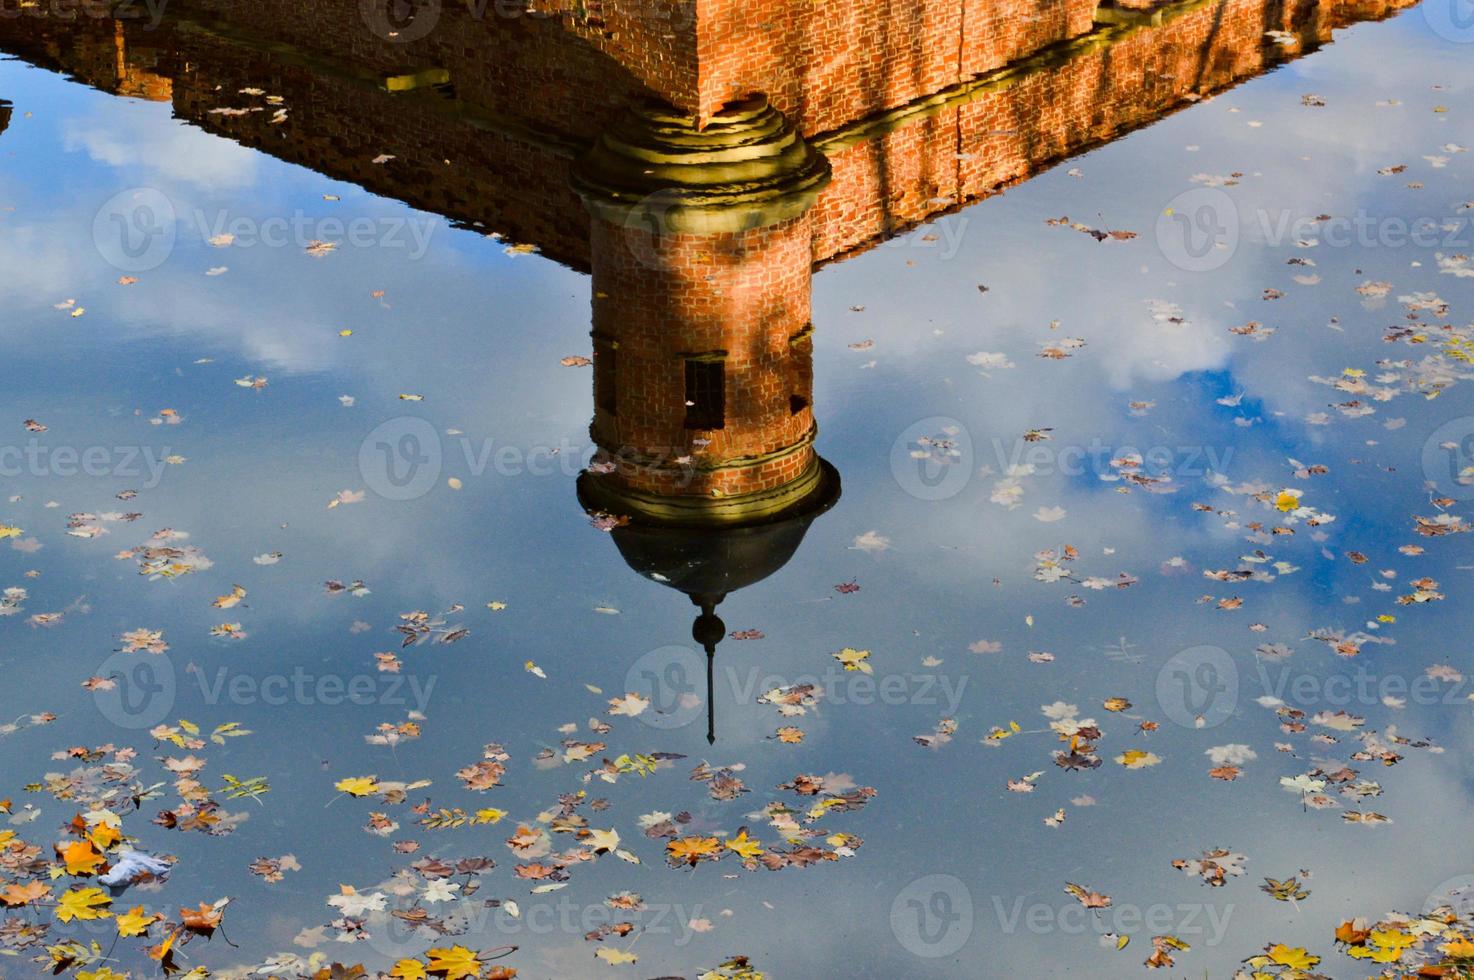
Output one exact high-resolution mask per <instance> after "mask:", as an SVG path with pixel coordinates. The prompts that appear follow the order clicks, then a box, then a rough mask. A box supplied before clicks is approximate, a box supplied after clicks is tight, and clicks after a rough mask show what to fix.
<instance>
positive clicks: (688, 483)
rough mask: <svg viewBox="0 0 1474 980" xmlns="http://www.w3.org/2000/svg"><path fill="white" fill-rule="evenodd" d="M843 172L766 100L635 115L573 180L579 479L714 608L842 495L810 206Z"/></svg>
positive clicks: (657, 569) (777, 561)
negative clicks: (824, 421)
mask: <svg viewBox="0 0 1474 980" xmlns="http://www.w3.org/2000/svg"><path fill="white" fill-rule="evenodd" d="M829 179H830V171H829V165H828V162H827V161H826V160H825V159H824V158H823V157H822V156H820V155H819V154H818V153H816V152H815V151H814V150H813V149H811V148H810V147H809V146H808V144H807V143H806V142H805V141H804V139H803V138H802V137H801V136H799V135H798V133H797V132H796V131H795V130H794V128H793V126H792V125H791V124H790V123H789V122H788V121H787V120H786V119H784V118H783V116H782V115H781V114H780V113H778V112H777V111H775V110H774V109H773V108H772V107H771V106H769V105H768V103H767V100H766V99H765V98H761V97H758V98H754V99H751V100H748V101H746V102H744V103H741V104H738V105H734V106H732V107H730V108H729V109H727V110H726V111H724V112H722V113H720V114H718V115H717V116H716V117H715V119H714V120H713V121H711V122H710V123H709V124H708V125H707V127H706V128H705V129H704V130H700V129H698V128H697V120H696V119H695V118H694V117H691V116H688V115H683V114H681V113H677V112H671V111H668V110H665V109H661V108H658V107H654V108H646V109H642V110H640V111H636V112H632V113H630V114H629V116H627V117H626V118H625V119H624V120H623V121H621V122H620V123H619V124H618V125H616V126H615V127H613V128H612V129H611V130H610V132H609V133H608V134H607V135H606V136H605V137H603V138H601V139H600V141H599V142H598V144H597V145H596V147H595V148H594V150H593V151H592V152H590V153H589V154H588V155H587V156H586V157H584V158H583V159H582V160H581V161H580V163H579V165H578V168H577V169H576V170H575V172H574V182H575V186H576V187H577V188H578V189H579V191H580V193H582V194H583V196H584V200H585V202H586V203H587V205H588V207H589V210H590V211H591V212H592V215H593V228H592V235H591V238H592V246H591V255H592V265H593V284H592V286H593V292H594V329H593V341H594V345H593V346H594V406H595V408H594V411H595V415H594V422H593V426H592V428H591V433H592V435H593V437H594V441H595V442H596V443H597V445H598V446H599V450H600V451H599V453H598V455H597V456H596V457H595V459H594V461H593V463H592V465H591V467H590V470H589V471H588V472H586V473H585V474H584V475H583V477H582V478H581V479H580V481H579V495H580V497H581V498H582V499H583V501H584V503H585V505H586V506H588V507H589V508H590V509H591V510H594V511H596V512H599V513H600V514H603V515H614V519H615V520H617V521H618V522H619V526H617V527H616V528H615V530H614V539H615V543H616V544H617V545H618V547H619V550H620V554H622V555H623V556H624V559H625V560H626V561H627V562H628V563H629V564H630V567H632V568H634V569H635V570H636V571H637V572H639V573H640V574H642V575H645V576H647V577H649V578H651V579H654V580H655V581H657V582H661V583H663V584H666V585H669V586H670V587H671V588H674V589H678V590H680V591H681V592H684V593H685V594H686V595H688V596H690V597H691V601H692V602H693V603H694V604H696V605H697V606H699V607H701V615H700V616H699V617H698V618H697V620H696V623H695V625H694V627H693V633H692V635H693V637H694V638H695V639H696V641H697V642H698V643H700V644H701V645H702V646H703V647H704V648H705V650H706V655H707V707H708V712H709V717H708V730H707V738H708V740H709V741H714V740H715V720H714V718H712V717H710V712H712V711H713V710H714V709H713V707H712V696H711V693H712V670H713V658H714V655H715V653H716V645H717V643H718V642H720V640H721V639H722V636H723V634H724V632H725V626H724V625H723V623H722V620H721V619H720V618H718V616H717V615H716V607H717V606H718V605H719V604H720V603H721V602H722V600H723V599H725V598H726V597H727V595H728V594H729V593H731V592H734V591H736V590H737V589H740V588H742V587H744V586H747V585H751V584H753V583H755V582H758V581H760V580H762V579H764V578H766V577H767V576H769V575H771V574H773V573H774V572H776V571H777V570H778V569H780V568H781V567H782V566H783V565H784V564H785V563H786V562H787V561H788V560H789V558H791V557H792V556H793V553H794V551H795V550H796V549H797V548H798V546H799V543H800V542H801V541H802V539H803V535H804V532H805V530H807V528H808V526H809V524H810V522H812V521H813V520H814V518H815V517H817V516H818V515H819V514H820V513H822V512H823V511H825V510H827V509H828V508H829V507H830V506H832V505H833V503H834V501H835V500H836V499H837V498H838V496H839V474H838V473H837V472H836V471H835V470H834V468H833V467H832V466H830V465H829V464H828V463H826V462H824V461H823V460H822V459H820V458H819V455H818V453H817V452H816V451H815V449H814V440H815V437H816V435H817V427H816V425H815V422H814V411H813V404H812V402H813V374H814V372H813V363H812V359H813V324H812V323H811V321H810V316H809V311H810V286H811V278H812V263H811V262H810V242H811V241H812V238H813V230H812V217H811V209H812V207H813V204H814V200H815V198H816V197H817V196H818V194H819V192H820V191H821V190H822V188H823V187H824V186H825V185H827V184H828V182H829Z"/></svg>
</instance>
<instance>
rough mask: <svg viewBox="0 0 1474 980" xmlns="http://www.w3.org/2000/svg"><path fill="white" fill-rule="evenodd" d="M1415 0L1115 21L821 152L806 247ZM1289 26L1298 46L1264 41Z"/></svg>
mask: <svg viewBox="0 0 1474 980" xmlns="http://www.w3.org/2000/svg"><path fill="white" fill-rule="evenodd" d="M1412 2H1414V0H1352V2H1341V3H1337V2H1331V0H1323V2H1321V3H1316V2H1314V0H1223V2H1221V3H1215V4H1206V5H1204V6H1202V7H1199V8H1197V9H1195V10H1193V11H1191V12H1188V13H1186V14H1184V15H1182V16H1178V17H1175V18H1172V19H1169V20H1168V21H1167V22H1166V23H1164V24H1162V25H1161V26H1159V27H1149V28H1140V29H1137V30H1135V31H1134V32H1129V33H1124V34H1123V35H1122V36H1121V37H1120V39H1119V40H1117V41H1115V43H1112V44H1109V45H1098V46H1095V45H1092V46H1088V47H1087V48H1086V49H1084V50H1080V51H1077V52H1075V53H1074V54H1073V56H1071V57H1069V58H1067V59H1066V60H1064V61H1061V62H1054V61H1050V62H1048V63H1047V66H1046V67H1043V68H1041V70H1038V71H1034V72H1030V73H1027V74H1024V75H1023V76H1022V77H1020V78H1019V79H1018V80H1017V82H1016V83H1014V84H1012V85H1010V86H1009V87H1007V88H1002V89H998V90H994V91H986V92H981V93H980V94H978V95H977V96H976V97H974V98H973V99H972V100H971V101H968V102H965V103H963V104H961V105H960V106H957V107H954V108H949V109H946V110H944V111H942V112H939V113H937V114H935V115H933V116H931V117H930V118H926V119H918V120H914V121H911V122H908V123H907V124H906V125H905V126H903V127H901V128H899V129H896V130H894V131H892V132H889V133H885V134H882V135H878V136H876V137H873V138H871V139H869V140H866V141H865V142H862V143H859V144H857V145H854V146H850V147H846V148H842V149H831V150H826V152H827V154H828V156H829V159H830V163H831V164H832V165H833V167H834V181H833V183H831V184H830V186H829V187H828V188H827V189H826V190H825V191H824V193H823V194H822V195H821V196H820V198H819V203H818V205H817V206H816V208H815V215H814V220H815V241H814V256H815V259H816V261H821V262H822V261H826V260H829V259H831V258H834V257H836V256H842V255H844V254H846V253H849V252H852V251H854V250H856V249H857V248H864V247H867V246H868V245H870V244H874V243H875V242H876V241H878V240H880V239H881V238H882V237H884V236H885V235H887V234H893V233H895V232H897V231H901V230H904V229H906V228H908V227H911V226H913V225H915V224H918V223H920V222H922V221H924V220H926V219H927V218H929V217H931V216H933V215H935V214H936V213H938V212H939V211H945V210H948V209H951V208H955V207H959V206H961V205H963V204H965V203H967V202H968V201H973V200H977V199H979V198H983V197H987V196H989V195H990V194H993V193H996V192H998V191H999V190H1000V189H1002V188H1004V187H1007V186H1008V185H1009V184H1012V183H1016V182H1018V181H1020V180H1024V179H1026V178H1028V177H1030V176H1032V175H1033V174H1036V173H1038V172H1039V171H1040V170H1041V169H1044V168H1045V167H1047V166H1050V165H1052V164H1053V163H1055V162H1057V161H1059V160H1062V159H1065V158H1066V157H1068V156H1071V155H1074V154H1077V153H1079V152H1081V151H1082V150H1085V149H1087V148H1089V147H1090V146H1093V145H1095V144H1098V143H1102V142H1105V141H1107V140H1110V139H1112V138H1115V137H1117V136H1120V135H1121V134H1123V133H1125V132H1128V131H1130V130H1132V129H1135V128H1137V127H1140V126H1143V125H1146V124H1147V123H1150V122H1152V121H1154V120H1156V119H1159V118H1161V117H1162V116H1163V115H1165V114H1166V113H1168V112H1171V111H1173V110H1174V109H1177V108H1179V107H1182V106H1185V105H1190V104H1191V101H1192V100H1193V98H1195V97H1198V96H1204V95H1208V94H1211V93H1214V92H1217V91H1220V90H1222V89H1224V88H1227V87H1228V86H1230V85H1233V84H1234V83H1236V82H1239V81H1242V80H1243V79H1245V78H1248V77H1250V76H1253V75H1256V74H1258V73H1260V72H1263V71H1265V70H1267V69H1269V68H1272V67H1273V66H1274V65H1275V64H1277V63H1279V62H1280V61H1282V60H1285V59H1287V58H1290V57H1293V56H1295V55H1296V54H1298V53H1301V52H1302V51H1305V50H1309V49H1311V48H1313V47H1315V46H1317V45H1319V44H1322V43H1324V42H1326V41H1329V40H1330V39H1331V29H1332V28H1333V27H1338V26H1341V25H1342V24H1344V23H1348V22H1353V21H1355V20H1358V19H1367V18H1374V17H1384V16H1387V15H1388V14H1390V13H1393V12H1395V11H1396V10H1399V9H1401V8H1403V7H1406V6H1409V5H1411V3H1412ZM1270 30H1284V31H1289V32H1292V33H1294V34H1296V35H1297V36H1299V37H1300V38H1301V43H1302V47H1301V48H1299V49H1286V48H1283V47H1280V46H1278V45H1275V44H1272V43H1268V42H1267V39H1266V38H1265V37H1264V32H1266V31H1270Z"/></svg>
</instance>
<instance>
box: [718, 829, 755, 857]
mask: <svg viewBox="0 0 1474 980" xmlns="http://www.w3.org/2000/svg"><path fill="white" fill-rule="evenodd" d="M727 850H729V851H736V852H737V853H738V854H739V855H740V856H742V857H743V858H747V859H751V858H755V857H757V856H758V855H759V854H761V853H763V845H762V842H761V841H756V840H753V839H752V838H751V837H748V836H747V830H746V829H745V828H744V829H743V830H741V831H739V832H738V834H737V836H736V837H734V838H732V839H731V840H729V841H727Z"/></svg>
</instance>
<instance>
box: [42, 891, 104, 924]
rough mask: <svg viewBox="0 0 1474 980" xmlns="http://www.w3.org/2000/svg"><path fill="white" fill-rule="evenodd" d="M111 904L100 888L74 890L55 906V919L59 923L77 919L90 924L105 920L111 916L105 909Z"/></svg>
mask: <svg viewBox="0 0 1474 980" xmlns="http://www.w3.org/2000/svg"><path fill="white" fill-rule="evenodd" d="M112 903H113V900H112V899H110V898H108V896H107V892H105V891H103V890H102V889H101V888H74V889H72V890H71V891H69V892H67V893H66V894H64V895H62V896H61V899H60V900H59V901H58V902H57V906H56V918H57V920H58V921H61V922H71V921H72V920H73V919H79V920H81V921H83V922H90V921H92V920H93V919H106V918H108V917H109V916H111V915H112V913H111V912H109V911H108V910H107V907H108V906H109V905H111V904H112Z"/></svg>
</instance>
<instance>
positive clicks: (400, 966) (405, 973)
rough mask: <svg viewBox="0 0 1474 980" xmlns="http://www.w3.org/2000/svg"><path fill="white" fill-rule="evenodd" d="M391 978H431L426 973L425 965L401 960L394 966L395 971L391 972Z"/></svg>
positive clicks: (397, 979)
mask: <svg viewBox="0 0 1474 980" xmlns="http://www.w3.org/2000/svg"><path fill="white" fill-rule="evenodd" d="M389 975H390V976H391V977H395V978H396V980H425V978H426V977H428V976H429V974H428V973H426V972H425V964H423V963H421V962H420V961H419V960H400V961H399V962H398V963H395V964H394V969H392V970H390V971H389Z"/></svg>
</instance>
